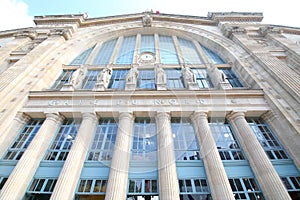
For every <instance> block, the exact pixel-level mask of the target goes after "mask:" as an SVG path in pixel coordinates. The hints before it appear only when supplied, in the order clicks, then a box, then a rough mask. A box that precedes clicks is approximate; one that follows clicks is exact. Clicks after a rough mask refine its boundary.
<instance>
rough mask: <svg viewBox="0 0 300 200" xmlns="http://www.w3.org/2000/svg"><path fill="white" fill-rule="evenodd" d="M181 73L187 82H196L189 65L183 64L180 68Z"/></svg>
mask: <svg viewBox="0 0 300 200" xmlns="http://www.w3.org/2000/svg"><path fill="white" fill-rule="evenodd" d="M182 73H183V77H184V78H185V80H186V81H187V82H192V83H194V82H196V76H195V74H194V73H193V71H192V70H191V68H190V67H188V66H185V67H184V68H183V70H182Z"/></svg>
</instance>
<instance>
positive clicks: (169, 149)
mask: <svg viewBox="0 0 300 200" xmlns="http://www.w3.org/2000/svg"><path fill="white" fill-rule="evenodd" d="M170 118H171V117H170V114H169V113H166V112H158V113H157V115H156V125H157V151H158V176H159V199H161V200H176V199H177V200H179V185H178V178H177V172H176V163H175V152H174V144H173V136H172V129H171V123H170Z"/></svg>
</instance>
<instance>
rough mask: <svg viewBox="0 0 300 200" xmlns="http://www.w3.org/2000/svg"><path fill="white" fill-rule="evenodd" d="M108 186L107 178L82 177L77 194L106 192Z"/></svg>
mask: <svg viewBox="0 0 300 200" xmlns="http://www.w3.org/2000/svg"><path fill="white" fill-rule="evenodd" d="M106 186H107V180H106V179H80V181H79V186H78V188H77V192H76V194H105V191H106ZM100 199H101V198H100Z"/></svg>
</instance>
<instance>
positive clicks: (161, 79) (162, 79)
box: [156, 65, 167, 84]
mask: <svg viewBox="0 0 300 200" xmlns="http://www.w3.org/2000/svg"><path fill="white" fill-rule="evenodd" d="M166 81H167V76H166V73H165V71H164V69H163V68H162V67H161V66H160V65H158V66H157V68H156V82H157V83H160V84H161V83H162V84H165V83H166Z"/></svg>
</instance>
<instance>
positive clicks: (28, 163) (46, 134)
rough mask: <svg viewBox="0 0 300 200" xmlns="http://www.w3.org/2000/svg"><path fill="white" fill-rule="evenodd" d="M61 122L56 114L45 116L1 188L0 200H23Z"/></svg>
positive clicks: (60, 118)
mask: <svg viewBox="0 0 300 200" xmlns="http://www.w3.org/2000/svg"><path fill="white" fill-rule="evenodd" d="M61 121H62V117H60V116H59V114H57V113H47V114H46V120H45V121H44V123H43V125H42V126H41V128H40V129H39V131H38V132H37V134H36V135H35V137H34V138H33V140H32V141H31V143H30V145H29V146H28V148H27V150H26V151H25V152H24V154H23V156H22V157H21V159H20V160H19V162H18V164H17V165H16V167H15V168H14V170H13V171H12V173H11V174H10V176H9V178H8V180H7V182H6V183H5V185H4V187H3V188H2V190H1V193H0V199H1V200H6V199H9V200H19V199H22V198H23V196H24V194H25V192H26V190H27V188H28V186H29V183H30V182H31V179H32V178H33V176H34V174H35V172H36V170H37V168H38V167H39V164H40V161H41V160H42V159H43V156H44V155H45V153H46V151H47V149H48V146H49V145H50V143H51V141H52V138H53V137H54V135H55V133H56V130H57V129H58V127H59V125H60V123H61Z"/></svg>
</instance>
